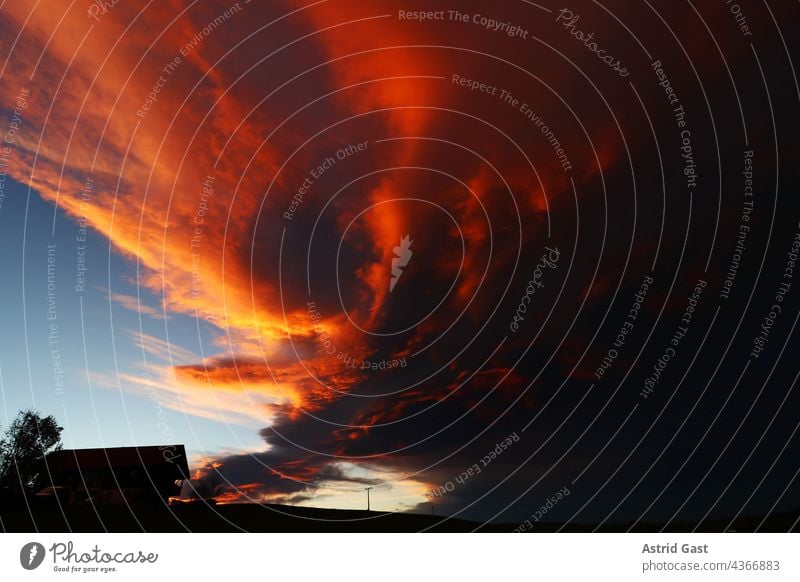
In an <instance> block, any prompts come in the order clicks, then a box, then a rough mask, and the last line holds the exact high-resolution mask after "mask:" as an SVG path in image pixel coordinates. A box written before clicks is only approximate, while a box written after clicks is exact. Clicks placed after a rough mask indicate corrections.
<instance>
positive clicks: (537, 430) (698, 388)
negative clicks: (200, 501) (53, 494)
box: [0, 0, 800, 522]
mask: <svg viewBox="0 0 800 582" xmlns="http://www.w3.org/2000/svg"><path fill="white" fill-rule="evenodd" d="M112 4H113V5H112ZM697 4H700V3H695V5H696V6H694V7H691V5H690V4H688V3H687V4H686V6H683V5H682V6H681V9H679V10H673V5H672V4H670V3H667V4H664V3H658V2H656V3H652V2H651V3H650V4H648V3H646V2H644V3H636V6H631V3H630V2H628V3H625V2H622V1H621V0H620V1H613V2H607V3H605V4H600V3H594V2H588V1H579V2H575V3H574V4H573V6H572V7H570V8H569V9H565V8H563V7H562V6H560V5H559V6H556V5H554V4H552V3H547V2H543V3H540V4H539V3H530V2H525V1H522V0H520V1H516V0H515V1H509V2H507V3H506V2H503V3H484V2H477V1H472V2H471V1H454V2H452V3H451V6H448V7H447V9H445V10H442V9H440V8H439V7H438V6H437V7H433V8H431V7H430V4H426V3H425V2H417V1H413V0H409V1H408V2H403V3H398V2H396V1H388V0H376V1H372V2H360V1H357V0H327V1H325V0H322V1H316V2H306V1H305V0H304V1H302V2H301V1H295V0H275V1H261V0H242V1H241V2H238V3H231V2H228V1H227V0H223V1H217V0H213V1H197V0H195V1H191V2H190V1H186V2H183V1H178V0H164V1H159V2H146V1H145V0H140V1H127V0H122V1H119V2H116V3H112V2H106V3H105V5H104V3H102V2H91V1H89V0H77V1H75V2H71V3H70V2H54V3H48V2H34V1H32V0H9V1H7V2H4V3H2V4H0V67H1V68H0V87H1V88H2V103H1V104H0V106H1V107H2V109H3V115H2V117H0V134H2V135H4V140H5V142H4V144H2V145H4V146H6V150H7V152H6V156H7V157H3V158H0V170H2V171H3V172H4V176H5V179H4V182H0V185H1V186H2V188H3V189H2V190H0V248H1V249H2V257H3V273H4V283H3V284H2V285H0V322H2V323H0V373H1V374H0V381H1V382H2V385H1V386H0V387H1V388H2V395H3V401H2V407H3V408H2V409H1V410H0V424H2V425H3V426H5V425H6V424H7V423H8V422H9V421H10V419H11V418H13V416H14V415H15V414H16V412H17V411H18V410H19V409H21V408H25V407H29V406H34V407H36V408H37V409H39V410H40V411H42V412H43V413H47V414H50V413H52V414H54V415H55V416H56V417H57V419H58V420H59V422H61V423H62V425H63V426H64V427H65V430H64V435H63V436H64V441H65V445H66V446H67V447H76V448H79V447H97V446H128V445H133V444H138V445H145V444H154V445H158V444H164V443H173V442H174V443H184V444H185V445H186V448H187V451H188V452H189V454H190V465H191V467H192V469H193V470H195V471H196V477H197V478H198V479H200V478H202V477H203V475H207V474H208V472H209V470H211V469H212V468H216V469H218V470H219V472H220V474H221V475H222V476H223V477H224V485H223V486H222V487H221V488H220V490H219V492H218V499H219V500H220V501H228V502H229V501H248V500H251V501H270V502H279V503H299V504H304V505H314V506H324V507H362V506H363V505H364V503H365V495H364V491H363V490H364V488H365V487H368V486H372V487H374V489H373V491H372V500H373V509H381V510H416V511H424V512H429V511H430V508H429V502H430V501H431V499H429V498H430V497H431V496H430V495H427V496H426V492H430V491H431V490H436V489H437V488H439V487H442V486H445V485H446V484H447V483H455V485H454V487H453V490H452V491H448V492H447V493H446V494H443V495H441V496H434V498H433V501H432V502H433V504H434V505H436V506H437V507H435V508H434V511H437V512H439V513H441V514H457V515H460V516H462V517H470V518H479V519H495V520H507V521H509V522H514V521H521V520H524V519H526V518H527V517H529V516H530V515H531V514H533V513H534V512H535V511H536V510H537V508H538V507H539V506H540V505H542V503H543V502H544V500H546V499H548V498H549V497H550V496H552V495H553V494H555V493H556V492H557V491H559V490H560V489H562V488H564V487H568V488H569V490H570V495H569V496H568V497H566V498H565V499H564V500H563V501H561V502H560V503H559V506H558V507H557V508H556V509H555V510H554V513H553V514H552V515H553V516H554V517H553V519H562V520H574V521H579V522H580V521H592V522H600V521H603V520H611V521H614V520H630V521H634V520H638V519H650V520H656V519H661V520H668V519H699V518H703V517H706V516H707V515H711V516H718V515H724V516H733V515H735V514H736V513H737V512H739V511H743V512H745V513H747V512H756V513H758V512H766V511H780V510H786V509H787V508H795V507H796V505H797V503H794V502H793V501H792V500H793V499H794V500H796V499H797V496H798V493H800V482H798V481H797V479H796V477H797V473H796V471H797V470H798V469H800V465H798V463H797V459H798V454H797V453H798V452H800V445H799V443H800V439H799V438H798V437H797V436H796V428H797V417H796V414H794V415H792V414H790V413H789V412H787V411H790V410H792V407H793V408H794V409H795V410H796V409H797V407H798V405H800V396H798V395H797V393H796V391H795V390H794V388H795V386H794V381H795V379H796V374H797V372H798V362H797V359H796V358H793V357H792V356H791V355H790V354H792V353H794V354H796V353H797V351H796V350H797V349H798V345H797V339H796V338H794V337H792V336H791V331H792V330H793V328H794V325H795V324H796V322H797V316H798V294H800V281H795V282H793V283H792V285H797V286H798V288H797V289H795V288H794V287H792V288H791V289H790V290H789V291H788V294H787V295H786V300H785V303H784V302H782V303H781V305H782V306H783V308H784V309H783V311H782V312H781V314H780V316H779V318H778V319H777V320H776V321H775V322H774V327H771V331H770V333H769V337H768V341H767V342H766V346H765V348H764V352H763V353H761V354H759V355H758V356H753V355H752V350H753V345H754V338H757V337H758V335H759V333H760V329H761V328H760V326H761V325H762V323H763V321H764V318H765V316H766V315H767V314H768V313H769V312H770V306H771V305H773V304H774V303H775V295H776V294H777V293H779V289H780V288H779V285H780V284H781V283H782V282H784V281H790V278H787V277H785V276H784V273H785V268H786V266H787V252H789V251H790V250H791V248H792V247H791V245H792V241H793V239H794V238H795V234H796V233H797V232H798V229H799V228H800V225H798V221H799V220H800V212H798V211H799V210H800V204H798V201H797V189H796V185H797V171H798V170H797V164H796V157H797V153H798V147H797V141H796V136H797V124H798V118H797V115H796V111H797V107H798V104H800V91H798V87H797V79H795V78H794V77H793V76H792V74H791V70H790V68H789V67H788V55H789V53H790V52H791V51H794V54H795V55H796V54H797V51H796V47H794V48H793V47H791V46H788V47H787V46H786V44H785V43H786V42H788V43H789V45H791V44H792V43H796V38H797V33H798V32H800V31H798V28H797V22H799V21H798V19H797V16H798V14H797V8H796V6H792V7H791V8H790V7H788V6H787V7H783V6H779V4H781V3H777V2H776V3H772V4H773V6H772V9H771V11H769V10H763V9H761V10H758V11H756V10H752V14H750V15H749V20H748V26H749V28H748V30H752V35H747V34H745V31H744V30H743V29H742V28H741V25H740V23H738V22H737V20H736V19H735V18H734V16H733V15H732V13H731V12H730V10H729V9H728V8H727V7H726V6H725V4H724V3H723V2H715V3H713V6H702V7H700V6H697ZM786 4H788V3H786ZM748 6H749V4H748ZM418 11H429V13H428V14H427V16H425V18H421V17H420V15H419V14H418ZM565 11H566V12H565ZM576 15H577V16H579V18H578V19H574V16H576ZM515 27H516V28H515ZM577 33H581V34H577ZM588 33H593V35H592V39H591V40H590V39H587V38H586V37H585V34H588ZM779 33H780V34H779ZM598 51H602V52H601V53H599V54H598ZM787 51H788V52H787ZM604 55H607V56H608V57H609V58H608V59H605V58H604ZM658 70H662V71H663V74H664V76H660V74H659V72H658ZM665 79H668V82H665ZM667 86H669V88H670V89H669V90H667ZM678 107H682V110H683V111H684V113H685V116H684V113H680V111H679V110H677V109H676V108H678ZM681 123H683V125H681ZM685 130H686V131H685ZM687 148H688V149H687ZM0 151H2V150H0ZM747 152H753V153H752V154H748V153H747ZM785 158H792V159H794V160H795V162H794V163H793V164H789V165H788V166H787V167H785V168H784V166H783V165H782V164H783V163H784V159H785ZM748 159H750V161H751V166H749V168H750V170H749V171H751V172H752V176H751V179H752V181H753V184H754V186H751V187H753V191H754V192H755V196H753V197H752V198H753V199H754V201H755V203H754V210H753V212H752V216H748V218H747V219H746V220H744V219H743V218H742V215H743V212H744V211H743V208H744V207H745V206H743V201H747V200H748V197H747V196H746V195H745V194H744V192H745V186H746V184H745V179H746V176H745V175H743V172H746V171H748V166H747V164H748V161H747V160H748ZM779 165H780V167H781V169H780V171H777V170H776V167H778V166H779ZM744 223H746V224H747V225H748V226H750V228H751V230H749V231H748V236H747V240H746V247H745V251H744V253H743V254H742V255H741V262H740V263H739V264H738V266H737V270H736V275H735V277H734V278H732V279H731V278H730V277H729V278H728V282H727V284H726V277H728V275H729V272H730V268H731V260H732V259H731V257H732V256H733V254H734V253H735V252H736V245H737V240H739V239H737V236H738V235H739V234H740V233H741V229H740V226H741V224H744ZM404 237H406V239H405V242H403V239H404ZM48 267H49V268H50V271H48ZM393 267H395V268H394V270H393ZM393 279H394V283H391V281H392V280H393ZM390 285H393V286H390ZM637 297H638V299H637ZM781 301H783V300H781ZM521 306H523V307H521ZM689 306H691V307H692V309H691V310H689ZM631 313H634V314H635V316H631V317H629V315H630V314H631ZM687 313H689V319H687ZM515 314H516V318H515ZM626 322H629V325H628V326H626V325H625V324H626ZM770 325H772V324H770ZM681 328H684V329H685V333H683V335H680V336H679V337H678V338H677V340H676V333H678V334H681V333H682V332H680V329H681ZM623 330H624V331H623ZM621 333H622V334H623V337H624V341H623V342H622V343H621V344H619V343H617V344H615V341H616V340H618V337H619V334H621ZM673 342H674V343H673ZM615 346H616V347H617V349H616V350H615V351H614V354H615V355H614V357H612V358H610V359H609V354H610V350H614V347H615ZM670 348H674V349H673V350H672V351H671V352H670V351H669V350H670ZM665 354H666V356H667V359H668V360H669V363H668V364H665V365H663V367H662V368H661V369H660V370H658V366H659V364H658V362H659V359H663V358H664V357H665ZM604 358H605V359H606V367H605V368H604V367H603V366H604V364H603V362H604ZM654 368H655V369H656V371H655V372H654ZM654 375H655V376H654ZM648 380H650V381H649V382H648ZM762 386H763V388H762ZM511 435H516V436H517V437H518V438H517V439H512V444H508V445H507V446H506V447H503V448H502V452H501V453H500V454H496V455H495V456H494V457H491V459H490V461H489V462H486V463H485V464H484V463H482V459H486V458H487V455H490V453H491V452H492V451H494V450H495V449H496V447H497V446H498V443H500V442H503V441H505V440H506V439H507V438H510V437H511ZM787 459H790V461H787ZM475 465H477V466H478V467H479V468H481V471H480V472H478V473H474V474H470V475H469V476H468V478H462V479H461V480H460V481H459V482H456V477H459V476H461V475H463V473H464V472H466V471H467V470H468V469H470V468H471V467H473V466H475ZM762 477H763V478H764V479H763V480H762Z"/></svg>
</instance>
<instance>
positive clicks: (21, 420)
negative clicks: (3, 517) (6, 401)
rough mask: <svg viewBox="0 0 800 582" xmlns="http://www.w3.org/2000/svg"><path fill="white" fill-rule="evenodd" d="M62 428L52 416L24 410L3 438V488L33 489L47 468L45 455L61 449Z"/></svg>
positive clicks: (0, 459)
mask: <svg viewBox="0 0 800 582" xmlns="http://www.w3.org/2000/svg"><path fill="white" fill-rule="evenodd" d="M62 430H64V429H63V428H62V427H60V426H58V423H57V422H56V419H55V417H53V416H52V415H50V416H46V417H44V418H43V417H41V416H40V415H39V413H38V412H37V411H35V410H31V409H28V410H22V411H20V413H19V414H18V415H17V418H15V419H14V422H12V423H11V426H9V427H8V430H6V432H5V435H4V436H3V438H2V439H0V488H4V489H7V490H9V489H10V490H15V491H29V490H31V489H32V488H33V487H34V485H35V483H36V481H37V479H38V477H39V475H40V473H41V472H42V470H43V469H44V467H43V464H42V459H44V456H45V455H46V454H47V453H49V452H50V451H57V450H59V449H61V431H62Z"/></svg>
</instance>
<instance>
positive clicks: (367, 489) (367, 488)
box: [364, 487, 372, 511]
mask: <svg viewBox="0 0 800 582" xmlns="http://www.w3.org/2000/svg"><path fill="white" fill-rule="evenodd" d="M364 489H365V490H366V492H367V511H369V490H370V489H372V487H365V488H364Z"/></svg>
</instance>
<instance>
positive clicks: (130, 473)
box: [36, 445, 189, 506]
mask: <svg viewBox="0 0 800 582" xmlns="http://www.w3.org/2000/svg"><path fill="white" fill-rule="evenodd" d="M43 462H44V470H43V471H42V473H41V480H40V483H39V487H38V491H39V492H38V493H37V494H36V497H37V499H38V500H39V501H47V500H52V499H55V498H58V499H59V501H60V502H61V503H62V504H66V505H79V504H82V503H92V504H95V503H100V504H112V505H131V506H133V505H137V506H141V505H155V506H158V505H163V504H165V503H167V502H168V501H169V498H170V497H174V496H178V495H180V492H181V487H182V485H183V481H184V480H185V479H188V478H189V466H188V464H187V461H186V450H185V449H184V446H183V445H161V446H147V447H116V448H108V449H62V450H59V451H54V452H52V453H50V454H48V455H47V456H46V457H45V458H44V460H43Z"/></svg>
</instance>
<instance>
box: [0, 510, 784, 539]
mask: <svg viewBox="0 0 800 582" xmlns="http://www.w3.org/2000/svg"><path fill="white" fill-rule="evenodd" d="M799 515H800V514H799V513H797V512H795V513H785V514H777V515H774V516H772V517H770V519H768V520H767V521H765V522H764V524H763V525H761V526H760V527H759V524H760V523H761V521H762V519H761V518H760V517H755V516H751V517H742V518H740V519H738V520H737V521H736V522H735V523H734V524H733V526H731V528H730V529H729V530H728V531H735V532H752V531H755V530H756V528H757V527H759V529H758V531H763V532H787V531H790V530H791V531H797V526H796V525H795V522H796V521H797V519H798V516H799ZM0 521H1V522H2V523H1V524H0V525H2V530H3V531H6V532H35V531H38V532H76V533H77V532H105V531H108V532H141V531H146V532H183V531H192V532H241V531H246V532H418V531H433V532H470V531H479V532H512V531H514V530H515V529H516V528H517V527H518V526H519V524H518V523H500V524H497V523H493V524H481V523H478V522H473V521H467V520H463V519H456V518H447V517H441V516H433V515H424V514H413V513H383V512H377V511H370V512H367V511H359V510H343V509H320V508H310V507H295V506H285V505H258V504H244V503H243V504H229V505H216V506H211V505H206V504H204V503H192V504H185V505H179V506H177V507H169V508H167V507H162V508H159V509H155V508H131V509H128V508H124V507H117V506H103V507H100V506H95V507H92V506H90V505H87V506H82V507H62V508H59V507H58V506H49V507H42V506H37V507H31V508H30V509H28V508H26V507H25V504H24V503H22V504H17V505H16V506H15V507H12V508H5V509H0ZM729 521H730V520H718V521H708V522H706V523H704V524H702V525H701V527H699V528H697V531H701V532H720V531H726V530H725V528H726V526H727V525H728V523H729ZM695 525H696V524H694V523H685V522H675V523H672V524H670V526H669V527H668V528H666V530H665V531H669V532H689V531H692V530H693V529H694V528H695ZM561 527H562V526H561V524H557V523H541V522H540V523H534V524H533V527H532V528H531V529H530V530H529V531H532V532H553V531H556V530H559V529H561ZM595 527H596V526H594V525H592V524H570V525H568V526H566V527H564V528H563V530H562V531H568V532H590V531H593V530H595ZM662 527H663V525H662V524H657V523H639V524H637V525H636V526H635V527H634V528H632V529H631V527H630V524H604V525H603V526H602V527H601V528H599V531H603V532H623V531H628V530H631V531H635V532H657V531H660V530H661V529H662ZM792 528H794V529H792Z"/></svg>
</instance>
